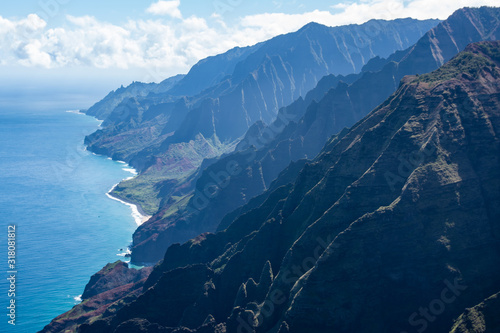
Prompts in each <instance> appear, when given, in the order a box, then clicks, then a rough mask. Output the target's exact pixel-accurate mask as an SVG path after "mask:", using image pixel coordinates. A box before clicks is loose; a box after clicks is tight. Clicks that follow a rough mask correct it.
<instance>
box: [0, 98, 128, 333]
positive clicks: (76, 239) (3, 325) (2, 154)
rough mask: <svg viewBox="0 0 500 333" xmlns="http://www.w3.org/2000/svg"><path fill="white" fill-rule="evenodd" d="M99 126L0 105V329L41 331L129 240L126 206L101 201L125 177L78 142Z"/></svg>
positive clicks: (61, 113) (54, 111) (52, 112)
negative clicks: (11, 235) (12, 251)
mask: <svg viewBox="0 0 500 333" xmlns="http://www.w3.org/2000/svg"><path fill="white" fill-rule="evenodd" d="M98 125H99V122H98V121H97V120H96V119H94V118H91V117H88V116H85V115H81V114H75V113H68V112H66V109H64V108H62V107H60V106H59V107H55V108H43V110H37V108H36V107H29V108H26V109H24V110H23V109H13V107H12V106H10V107H8V106H7V107H5V106H0V276H1V277H2V278H1V280H0V332H36V331H38V330H40V329H42V328H43V327H44V326H45V325H46V324H48V323H49V322H50V320H51V319H52V318H54V317H56V316H57V315H59V314H62V313H63V312H65V311H67V310H69V309H71V307H72V306H74V305H75V304H77V300H75V298H77V297H78V296H79V295H81V294H82V292H83V289H84V287H85V285H86V283H87V282H88V280H89V278H90V276H91V275H92V274H94V273H95V272H97V271H98V270H99V269H101V268H102V267H103V266H104V265H105V264H106V263H108V262H114V261H116V260H119V259H120V258H121V257H119V256H117V254H118V253H120V252H123V251H119V249H124V248H126V247H127V246H128V245H129V243H130V242H131V239H132V233H133V232H134V230H135V228H136V224H135V221H134V219H133V218H132V216H131V210H130V208H129V207H127V206H125V205H123V204H121V203H119V202H117V201H114V200H111V199H109V198H108V197H107V196H106V193H107V192H108V191H109V190H110V189H111V188H112V186H113V185H114V184H116V183H118V182H119V181H120V180H122V179H124V178H128V177H130V176H131V173H130V172H128V171H126V170H124V169H126V165H124V164H121V163H119V162H115V161H111V160H109V159H107V158H105V157H102V156H96V155H93V154H92V153H89V152H87V151H86V150H85V147H84V145H83V140H84V137H85V135H87V134H90V133H92V132H93V131H95V130H96V129H97V128H98ZM8 225H15V226H16V247H17V248H16V267H15V269H16V270H17V274H16V292H15V294H16V297H15V302H16V303H15V305H16V321H15V323H16V325H15V326H12V325H9V324H8V323H7V321H8V320H9V317H8V316H7V313H8V311H9V310H8V309H7V306H8V305H9V303H8V302H9V300H10V298H9V297H8V291H9V283H8V281H7V276H8V273H7V271H8V270H9V267H8V265H7V264H8V263H7V260H8V258H7V256H8V252H7V245H8V244H7V241H8V233H7V231H8V230H7V226H8Z"/></svg>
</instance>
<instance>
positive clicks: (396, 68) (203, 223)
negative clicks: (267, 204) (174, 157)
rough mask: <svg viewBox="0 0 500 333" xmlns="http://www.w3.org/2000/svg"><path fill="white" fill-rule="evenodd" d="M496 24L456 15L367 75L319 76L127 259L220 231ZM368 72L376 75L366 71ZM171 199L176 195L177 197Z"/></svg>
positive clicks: (486, 17) (155, 256) (155, 224)
mask: <svg viewBox="0 0 500 333" xmlns="http://www.w3.org/2000/svg"><path fill="white" fill-rule="evenodd" d="M499 26H500V12H499V11H498V9H490V8H481V9H470V8H466V9H463V10H459V11H457V12H456V13H454V14H453V15H452V16H451V17H450V18H449V19H447V20H446V21H444V22H442V23H441V24H439V25H438V26H437V27H435V28H433V29H432V30H431V31H429V32H428V33H426V34H425V35H424V36H423V37H422V38H421V39H420V40H419V41H418V42H417V43H416V44H415V45H414V46H412V47H410V48H409V49H408V50H406V51H404V52H397V53H395V54H393V55H391V56H390V57H389V59H387V60H381V59H378V60H377V59H375V60H374V61H372V62H371V63H370V64H369V65H368V66H367V68H366V72H363V73H360V74H358V75H350V76H348V77H333V76H330V77H325V78H324V79H323V80H321V81H320V83H319V84H318V86H317V87H316V88H315V89H314V90H313V91H311V92H310V93H309V94H308V96H306V98H305V100H303V99H299V100H297V101H296V102H294V103H293V104H291V105H290V106H289V107H287V108H283V109H282V110H281V111H280V113H279V116H278V119H277V120H276V121H275V122H273V123H272V124H270V125H269V126H267V125H265V124H264V123H262V122H259V123H257V124H256V125H255V126H254V127H253V128H251V129H250V130H249V132H248V133H247V135H246V136H245V138H244V140H243V141H242V142H240V143H239V145H238V146H237V149H236V151H235V152H234V153H232V154H228V155H227V156H224V157H223V158H221V159H219V160H218V161H217V162H215V163H213V164H212V165H211V166H209V167H206V168H205V166H203V169H204V170H203V171H202V172H201V171H200V174H201V175H200V177H198V178H197V179H195V180H190V181H191V182H192V183H195V185H194V186H193V185H192V193H193V197H192V198H191V199H190V200H189V202H188V203H187V208H185V209H180V210H179V211H178V212H177V213H176V214H165V211H168V210H169V209H170V206H169V205H166V206H164V207H162V208H163V209H161V210H160V211H159V212H158V213H157V214H156V215H155V216H154V218H153V219H151V220H150V221H148V222H147V223H146V224H145V225H143V226H142V227H141V228H139V229H138V230H137V232H136V233H135V234H134V248H133V254H132V260H133V261H135V262H156V261H158V260H159V259H160V258H162V257H163V254H164V252H165V250H166V249H167V248H168V247H169V246H170V245H171V244H173V243H176V242H181V243H182V242H184V241H187V240H188V239H190V238H193V237H196V236H197V235H198V234H201V233H204V232H214V231H215V230H223V229H224V228H226V227H227V226H228V225H229V224H230V223H231V222H232V221H233V220H234V218H235V217H236V216H237V215H239V214H241V213H242V211H241V209H240V208H239V207H241V206H242V205H244V204H245V203H247V202H248V201H249V200H250V199H251V198H253V197H254V196H256V195H259V194H261V193H263V192H264V191H265V190H267V189H269V187H270V186H271V183H272V181H273V180H274V179H275V178H276V177H278V175H279V174H280V172H281V171H283V169H285V168H286V167H287V166H288V165H289V163H290V162H296V161H298V160H300V159H304V158H309V159H312V158H314V157H315V156H316V155H317V154H318V152H319V151H320V150H321V149H322V147H323V146H324V144H325V143H326V142H327V140H328V139H329V138H330V137H331V136H332V135H335V134H338V133H339V132H340V131H341V130H342V129H343V128H345V127H350V126H352V125H353V124H355V123H356V122H357V121H359V120H360V119H362V118H363V117H364V116H366V115H367V114H368V113H369V112H370V111H371V110H373V109H374V108H375V107H377V106H378V105H379V104H380V103H382V102H383V101H384V100H385V99H387V98H388V97H389V96H390V95H391V94H392V93H393V92H394V91H395V90H396V89H397V88H398V86H399V83H400V80H401V79H402V78H403V77H404V76H405V75H411V74H418V73H426V72H429V71H431V70H435V69H437V68H438V67H439V66H441V65H442V64H444V62H445V61H448V60H450V59H451V58H452V57H453V56H454V55H456V54H457V53H458V52H460V51H462V50H463V49H465V47H466V46H467V44H468V43H470V42H477V41H481V40H485V39H496V38H500V30H499ZM374 68H378V69H380V70H379V71H376V72H371V71H368V70H369V69H374ZM253 147H256V148H257V149H256V148H253ZM228 167H229V169H231V170H234V172H232V173H231V172H228ZM211 186H212V187H214V186H215V190H211V188H212V187H211ZM214 191H216V192H214ZM206 193H208V194H206ZM212 193H215V194H214V195H212ZM169 195H174V196H175V191H172V192H170V193H169ZM235 209H236V211H234V212H232V211H233V210H235ZM231 212H232V213H231ZM229 213H231V214H229ZM226 214H229V215H227V216H226ZM165 215H167V216H166V217H165ZM221 222H222V224H221Z"/></svg>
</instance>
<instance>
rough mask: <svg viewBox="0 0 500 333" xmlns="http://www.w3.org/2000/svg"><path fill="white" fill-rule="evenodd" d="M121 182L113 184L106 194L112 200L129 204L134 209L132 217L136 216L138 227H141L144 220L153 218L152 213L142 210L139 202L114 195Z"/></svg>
mask: <svg viewBox="0 0 500 333" xmlns="http://www.w3.org/2000/svg"><path fill="white" fill-rule="evenodd" d="M131 178H133V177H130V178H126V179H124V180H127V179H131ZM122 181H123V180H122ZM119 184H120V183H118V184H115V185H113V187H112V188H111V189H110V190H109V191H108V192H107V193H106V196H107V197H108V198H110V199H111V200H115V201H118V202H121V203H122V204H124V205H127V206H129V207H130V209H131V210H132V217H133V218H134V220H135V223H136V224H137V226H138V227H140V226H141V225H142V224H143V223H144V222H146V221H147V220H149V219H150V218H151V216H150V215H146V213H145V212H144V211H143V210H142V208H141V206H140V205H137V204H135V203H133V202H129V201H125V200H123V199H120V198H117V197H115V196H113V195H112V194H111V192H113V190H114V189H115V188H116V187H117V186H118V185H119Z"/></svg>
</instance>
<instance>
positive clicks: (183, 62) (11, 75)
mask: <svg viewBox="0 0 500 333" xmlns="http://www.w3.org/2000/svg"><path fill="white" fill-rule="evenodd" d="M499 3H500V2H499V0H439V1H436V0H332V1H322V0H308V1H299V0H289V1H286V0H285V1H282V0H274V1H273V0H271V1H269V0H203V1H199V0H160V1H159V0H99V1H97V0H86V1H83V0H18V1H2V3H1V4H0V96H3V97H2V98H3V100H0V103H1V102H2V101H3V102H5V101H6V97H5V96H7V97H11V99H14V100H15V99H16V97H15V96H16V93H19V91H20V90H24V91H31V92H33V93H38V94H40V95H44V96H46V95H47V92H48V91H49V92H50V91H55V90H57V91H62V92H64V93H67V94H68V96H69V97H68V98H69V99H71V98H75V94H78V93H80V94H81V95H82V98H83V99H85V98H86V97H84V96H87V95H88V96H90V95H92V98H96V97H97V96H99V95H102V94H103V93H105V92H107V91H110V90H112V89H115V88H117V87H119V86H120V85H122V84H123V85H128V84H129V83H131V82H132V81H143V82H159V81H161V80H163V79H165V78H167V77H170V76H172V75H176V74H181V73H187V72H188V71H189V69H190V67H191V66H192V65H194V64H195V63H196V62H197V61H199V60H201V59H203V58H205V57H207V56H211V55H216V54H219V53H222V52H224V51H227V50H228V49H230V48H233V47H236V46H247V45H253V44H255V43H258V42H261V41H264V40H267V39H269V38H272V37H274V36H276V35H279V34H284V33H288V32H292V31H296V30H298V29H300V28H301V27H302V26H303V25H305V24H307V23H309V22H311V21H315V22H318V23H322V24H325V25H328V26H338V25H345V24H353V23H355V24H360V23H364V22H366V21H368V20H370V19H396V18H405V17H413V18H416V19H428V18H439V19H446V18H447V17H448V16H449V15H451V14H452V13H453V12H454V11H455V10H456V9H458V8H461V7H465V6H475V7H476V6H481V5H490V6H494V5H497V6H498V5H499ZM94 96H95V97H94ZM101 97H102V96H101Z"/></svg>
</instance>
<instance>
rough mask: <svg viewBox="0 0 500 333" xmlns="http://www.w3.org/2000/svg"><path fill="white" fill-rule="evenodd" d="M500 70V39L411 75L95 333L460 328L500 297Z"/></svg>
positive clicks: (152, 280)
mask: <svg viewBox="0 0 500 333" xmlns="http://www.w3.org/2000/svg"><path fill="white" fill-rule="evenodd" d="M499 66H500V42H483V43H478V44H472V45H471V46H469V47H468V48H467V49H466V50H465V52H462V53H460V54H459V55H458V56H457V57H455V58H454V59H452V60H451V61H450V62H449V63H447V64H446V65H445V66H443V67H441V68H440V69H439V70H437V71H435V72H432V73H430V74H426V75H421V76H419V77H417V76H414V77H407V78H405V79H404V82H403V83H402V85H401V86H400V88H399V89H398V90H397V91H396V92H395V93H394V94H393V95H392V96H391V97H390V98H389V99H387V100H386V101H385V102H384V103H383V104H382V105H381V106H380V107H378V108H377V109H375V110H374V111H373V112H372V113H370V114H369V115H368V116H367V117H365V118H364V119H363V120H362V121H360V122H358V123H357V124H356V125H355V126H353V128H352V129H351V130H349V131H348V132H347V133H345V134H344V135H342V136H337V137H334V138H332V139H331V140H330V141H329V142H328V143H327V145H326V146H325V148H324V149H323V151H322V152H321V154H320V155H319V156H318V157H317V158H316V159H315V160H314V161H313V162H312V163H309V164H306V165H305V166H304V167H303V168H302V170H301V171H300V172H299V174H298V176H297V177H296V179H295V180H294V181H293V182H292V183H288V185H283V186H280V187H278V188H276V189H275V190H273V191H272V193H268V194H267V195H266V197H265V199H263V200H262V202H261V203H260V204H258V205H256V206H255V207H254V208H253V209H250V210H247V212H246V213H245V214H242V215H241V216H239V217H238V218H236V219H235V220H234V222H233V223H232V224H231V225H230V226H229V227H228V228H227V229H226V230H224V231H222V232H219V233H217V234H205V235H202V236H199V237H198V238H196V239H193V240H191V241H189V242H187V243H185V244H183V245H178V244H177V245H174V246H172V247H170V248H169V249H168V251H167V253H166V255H165V258H164V261H163V262H162V263H161V264H160V265H158V266H156V267H155V269H154V271H153V272H152V273H151V275H150V276H149V278H148V280H147V281H146V283H145V286H144V292H143V294H142V295H141V296H139V297H138V298H137V300H135V301H133V302H131V303H130V304H128V305H127V306H125V307H123V308H122V309H120V310H118V312H117V313H116V314H115V315H114V316H112V317H108V318H104V319H103V320H98V321H96V322H94V323H92V324H90V325H88V324H87V325H83V326H81V327H80V331H81V332H130V331H158V332H174V331H175V332H193V331H194V332H280V333H284V332H306V331H311V332H332V331H335V332H388V331H389V332H392V331H396V332H415V331H418V330H425V331H426V332H447V331H450V329H451V327H452V324H453V319H454V318H457V317H458V316H459V315H460V314H461V313H462V312H463V311H464V309H465V308H466V307H472V306H475V305H476V304H479V303H481V302H482V301H483V300H484V299H486V298H487V297H489V296H490V295H493V294H495V293H497V292H498V290H500V138H499V137H498V133H499V130H500V67H499ZM284 174H286V172H285V173H284ZM181 295H183V296H182V297H181ZM174 304H175V307H174ZM181 327H184V328H181ZM188 328H189V329H190V330H188Z"/></svg>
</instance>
